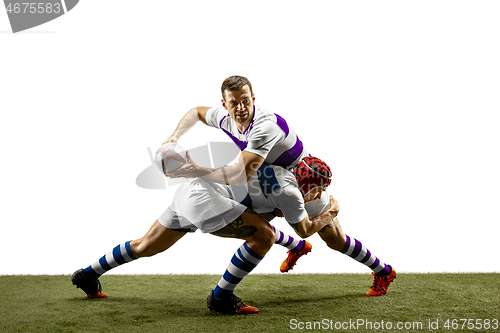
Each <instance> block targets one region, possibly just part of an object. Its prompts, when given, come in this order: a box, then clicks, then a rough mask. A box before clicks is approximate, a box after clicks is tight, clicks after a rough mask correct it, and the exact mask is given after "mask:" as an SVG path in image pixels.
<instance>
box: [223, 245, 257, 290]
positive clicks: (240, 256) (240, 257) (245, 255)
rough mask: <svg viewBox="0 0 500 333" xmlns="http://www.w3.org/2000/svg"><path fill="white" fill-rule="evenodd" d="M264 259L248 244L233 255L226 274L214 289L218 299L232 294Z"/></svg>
mask: <svg viewBox="0 0 500 333" xmlns="http://www.w3.org/2000/svg"><path fill="white" fill-rule="evenodd" d="M263 258H264V256H261V255H260V254H257V253H256V252H254V251H253V250H252V249H251V248H249V247H248V245H247V243H243V245H242V246H240V248H239V249H238V250H236V252H235V253H234V255H233V258H232V259H231V262H230V263H229V266H228V267H227V269H226V272H225V273H224V275H223V276H222V278H221V279H220V281H219V283H218V284H217V287H215V289H214V296H215V298H216V299H221V298H223V297H224V296H226V295H228V294H231V293H232V292H233V291H234V288H236V286H237V285H238V283H240V282H241V280H243V278H244V277H245V276H247V275H248V274H249V273H250V272H251V271H252V270H253V269H254V268H255V266H257V265H258V264H259V263H260V261H261V260H262V259H263Z"/></svg>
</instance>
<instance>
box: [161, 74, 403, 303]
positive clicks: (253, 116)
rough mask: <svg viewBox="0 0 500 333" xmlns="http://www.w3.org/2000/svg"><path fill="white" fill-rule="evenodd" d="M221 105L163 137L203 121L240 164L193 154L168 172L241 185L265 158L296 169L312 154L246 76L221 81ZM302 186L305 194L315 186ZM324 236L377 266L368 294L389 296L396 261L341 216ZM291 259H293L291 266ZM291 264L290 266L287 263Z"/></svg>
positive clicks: (196, 112) (200, 110)
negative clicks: (218, 163)
mask: <svg viewBox="0 0 500 333" xmlns="http://www.w3.org/2000/svg"><path fill="white" fill-rule="evenodd" d="M221 93H222V99H221V102H222V106H220V107H212V108H210V107H195V108H193V109H191V110H190V111H188V112H187V113H186V114H185V115H184V117H183V118H182V119H181V120H180V122H179V124H178V126H177V128H176V129H175V130H174V132H173V134H172V135H171V136H170V137H169V138H168V139H167V140H166V141H165V142H164V143H166V142H177V140H178V139H179V138H180V137H181V136H182V135H184V134H185V133H186V132H187V131H189V129H191V128H192V127H193V126H194V125H195V124H196V123H197V122H198V121H201V122H202V123H204V124H206V125H208V126H211V127H215V128H218V129H221V130H222V131H224V132H225V133H226V134H227V135H228V136H229V137H230V138H231V139H232V140H233V141H234V143H235V144H236V145H237V146H238V147H239V148H240V150H241V151H242V152H241V154H240V156H239V159H238V163H237V164H236V165H233V166H226V167H223V168H218V169H210V168H203V167H200V166H198V165H196V163H194V162H193V161H192V160H191V159H189V161H188V163H186V164H185V165H184V166H183V167H181V168H179V169H177V170H174V171H171V172H168V176H169V177H172V178H176V177H186V178H189V177H202V178H203V179H206V180H210V181H214V182H217V183H221V184H231V185H242V184H244V183H245V182H247V181H248V180H249V179H250V177H251V176H252V175H253V174H254V173H255V172H256V170H258V169H259V168H260V167H261V165H262V163H264V162H265V163H267V164H269V165H277V166H281V167H283V168H285V169H288V170H292V171H295V173H296V174H297V172H299V173H301V172H304V171H300V170H295V169H296V167H297V165H298V164H299V163H301V161H302V160H304V158H306V157H308V156H310V154H309V152H308V151H307V150H306V148H305V147H304V145H303V144H302V142H301V141H300V140H299V138H298V136H297V134H296V133H295V131H294V130H293V129H292V128H291V127H290V126H289V124H288V123H287V122H286V121H285V119H283V117H281V116H280V115H278V114H275V113H272V112H271V111H270V110H267V109H265V108H262V107H259V106H258V105H255V95H254V93H253V89H252V84H251V83H250V81H249V80H248V79H247V78H245V77H242V76H231V77H229V78H227V79H226V80H224V82H223V83H222V86H221ZM304 186H305V187H300V190H301V192H302V195H304V196H305V195H307V194H308V192H309V191H310V190H311V189H312V188H314V186H313V187H312V188H311V186H309V185H304ZM296 231H297V233H298V235H299V236H301V237H307V235H306V234H305V233H304V232H303V230H296ZM319 235H320V236H321V238H322V239H323V240H324V241H325V243H326V244H327V245H328V246H329V247H330V248H332V249H334V250H336V251H340V252H342V253H344V254H346V255H348V256H350V257H351V258H353V259H355V260H357V261H359V262H361V263H363V264H365V265H366V266H368V267H369V268H370V269H372V271H373V273H372V275H373V276H374V280H373V285H372V287H371V289H370V290H369V291H368V292H367V293H366V295H367V296H381V295H385V294H386V292H387V288H388V287H389V284H390V283H391V282H392V281H394V278H395V277H396V272H395V270H393V269H392V267H391V266H389V265H385V264H384V263H382V262H380V260H379V259H378V258H376V257H375V256H372V255H371V253H370V251H368V250H367V249H366V247H365V246H364V245H363V244H362V243H361V242H360V241H358V240H357V239H355V238H352V237H350V236H348V235H345V234H344V232H343V231H342V228H341V227H340V224H339V222H338V220H335V221H334V222H333V223H332V224H329V225H328V226H326V227H325V228H324V229H323V230H321V232H319ZM295 256H296V254H295V253H294V252H289V254H288V258H287V259H286V260H285V262H284V263H283V265H282V268H281V270H282V271H283V272H285V271H288V270H289V269H291V267H293V264H294V259H295ZM286 262H290V263H291V264H290V265H287V264H286ZM288 266H290V267H288Z"/></svg>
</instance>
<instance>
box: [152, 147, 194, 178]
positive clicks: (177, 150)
mask: <svg viewBox="0 0 500 333" xmlns="http://www.w3.org/2000/svg"><path fill="white" fill-rule="evenodd" d="M186 161H187V158H186V150H185V149H184V148H182V147H181V145H179V144H178V143H176V142H168V143H165V144H164V145H162V146H161V147H160V148H158V150H157V151H156V155H155V162H156V166H157V167H158V169H160V171H161V172H162V173H163V174H165V173H166V172H168V171H172V170H177V169H179V168H180V167H181V166H183V165H184V164H186Z"/></svg>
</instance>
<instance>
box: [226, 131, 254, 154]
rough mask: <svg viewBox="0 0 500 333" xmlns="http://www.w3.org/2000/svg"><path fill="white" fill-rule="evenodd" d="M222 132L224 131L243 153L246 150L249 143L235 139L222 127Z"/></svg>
mask: <svg viewBox="0 0 500 333" xmlns="http://www.w3.org/2000/svg"><path fill="white" fill-rule="evenodd" d="M221 130H223V131H224V133H226V134H227V135H228V136H229V137H230V138H231V140H233V141H234V143H236V145H237V146H238V148H240V150H241V151H243V150H245V148H246V147H247V144H248V142H244V141H240V140H239V139H238V138H237V137H235V136H234V135H232V134H231V133H229V132H228V131H226V130H225V129H223V128H222V127H221Z"/></svg>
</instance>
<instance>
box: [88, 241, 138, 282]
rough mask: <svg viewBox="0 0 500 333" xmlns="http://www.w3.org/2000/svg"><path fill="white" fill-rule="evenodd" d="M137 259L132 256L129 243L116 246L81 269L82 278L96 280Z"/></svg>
mask: <svg viewBox="0 0 500 333" xmlns="http://www.w3.org/2000/svg"><path fill="white" fill-rule="evenodd" d="M136 259H137V258H136V257H135V256H134V255H133V254H132V250H131V249H130V241H129V242H125V243H122V244H120V245H117V246H116V247H115V248H114V249H113V250H111V251H110V252H109V253H108V254H106V255H104V256H102V257H101V259H99V260H98V261H96V262H95V263H93V264H92V265H90V266H89V267H87V268H84V269H83V276H84V277H86V278H89V279H98V278H99V277H100V276H101V275H103V274H104V273H106V272H107V271H109V270H110V269H112V268H115V267H118V266H120V265H123V264H125V263H128V262H131V261H133V260H136Z"/></svg>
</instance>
